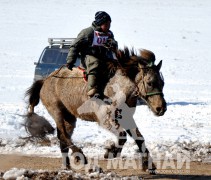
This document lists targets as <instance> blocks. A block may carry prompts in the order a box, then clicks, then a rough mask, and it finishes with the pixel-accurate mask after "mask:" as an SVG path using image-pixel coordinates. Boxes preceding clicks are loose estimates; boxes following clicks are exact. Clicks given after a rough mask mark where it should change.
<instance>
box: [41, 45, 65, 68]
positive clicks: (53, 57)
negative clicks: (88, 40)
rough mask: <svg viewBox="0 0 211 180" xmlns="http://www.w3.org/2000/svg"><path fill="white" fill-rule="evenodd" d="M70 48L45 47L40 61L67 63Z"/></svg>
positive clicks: (45, 62)
mask: <svg viewBox="0 0 211 180" xmlns="http://www.w3.org/2000/svg"><path fill="white" fill-rule="evenodd" d="M67 54H68V50H62V49H45V51H44V52H43V54H42V56H41V60H40V63H44V64H59V65H62V64H65V63H66V58H67Z"/></svg>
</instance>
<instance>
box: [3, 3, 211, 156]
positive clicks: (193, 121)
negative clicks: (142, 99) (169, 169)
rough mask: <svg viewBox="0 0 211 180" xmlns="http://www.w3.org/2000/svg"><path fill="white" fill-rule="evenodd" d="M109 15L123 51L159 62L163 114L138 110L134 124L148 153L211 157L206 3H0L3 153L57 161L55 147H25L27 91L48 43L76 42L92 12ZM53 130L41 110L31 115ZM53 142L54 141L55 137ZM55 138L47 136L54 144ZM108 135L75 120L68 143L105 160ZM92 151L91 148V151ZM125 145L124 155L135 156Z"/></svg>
mask: <svg viewBox="0 0 211 180" xmlns="http://www.w3.org/2000/svg"><path fill="white" fill-rule="evenodd" d="M99 10H105V11H106V12H108V13H109V14H110V15H111V17H112V27H111V30H112V31H113V32H114V34H115V38H116V40H118V42H119V46H120V48H122V47H124V46H125V45H126V46H129V48H132V47H134V48H135V49H139V48H146V49H149V50H152V51H153V52H154V53H155V55H156V58H157V61H156V62H157V63H158V62H159V61H158V60H160V59H163V66H162V69H161V70H162V73H163V75H164V78H165V88H164V94H165V98H166V101H167V103H168V110H167V112H166V113H165V115H164V116H163V117H155V116H154V115H153V114H152V112H150V110H149V109H148V108H147V107H146V106H139V107H138V108H137V110H136V113H135V116H134V118H135V121H136V123H137V125H138V127H139V129H140V130H141V132H142V134H143V135H144V137H145V139H146V144H147V146H148V147H149V150H150V151H151V152H153V153H157V152H164V153H166V152H167V153H177V152H179V151H180V150H181V149H183V150H184V149H186V150H187V149H189V150H190V151H191V152H194V153H195V154H194V157H196V158H197V157H198V156H200V155H203V156H204V157H206V158H208V156H209V155H208V152H209V151H211V76H210V72H211V18H210V17H211V1H210V0H203V1H201V0H192V1H189V0H177V1H171V0H165V1H163V0H151V1H148V0H142V1H140V0H133V1H122V0H116V1H112V0H108V1H97V0H96V1H95V0H93V1H85V0H79V1H73V0H63V1H59V0H54V1H50V0H48V1H42V0H36V1H35V0H34V1H28V0H16V1H9V0H1V1H0V26H1V27H0V62H1V65H0V153H3V154H7V153H23V154H36V155H42V156H60V152H59V147H58V145H57V143H56V144H52V146H51V147H48V146H46V147H45V146H40V145H38V144H36V143H34V144H33V143H27V145H24V142H23V140H20V139H19V137H20V136H21V137H24V136H26V133H25V131H24V128H23V127H22V126H21V123H22V122H23V118H22V117H21V116H19V115H22V114H25V113H26V103H25V101H24V93H25V91H26V89H27V88H28V87H29V86H30V85H31V83H32V81H33V75H34V64H33V63H34V62H35V61H37V60H38V58H39V56H40V53H41V51H42V50H43V48H44V47H45V46H46V45H47V38H48V37H76V36H77V34H78V32H79V31H80V30H81V29H82V28H85V27H88V26H89V25H90V24H91V22H92V21H93V19H94V14H95V12H96V11H99ZM35 111H36V112H37V113H38V114H39V115H43V116H45V117H46V118H47V119H49V120H50V122H51V123H52V124H53V126H55V123H54V121H53V120H52V118H51V117H50V116H49V115H48V113H47V112H46V110H45V109H44V107H43V106H42V105H39V106H38V107H36V110H35ZM54 137H55V136H54ZM54 137H50V138H51V139H52V142H53V139H54ZM112 138H113V136H112V135H111V134H109V133H108V132H107V131H105V130H103V129H101V128H99V127H98V126H97V125H96V124H95V123H90V122H85V121H81V120H78V123H77V128H76V130H75V132H74V134H73V140H74V142H75V143H77V144H78V145H79V146H81V147H84V148H83V150H84V153H85V154H87V155H89V156H94V155H96V154H97V153H98V154H99V155H102V154H103V145H104V143H105V141H106V140H109V139H112ZM90 147H91V148H90ZM136 148H137V147H136V146H135V144H134V142H133V141H132V139H129V141H128V142H127V144H126V145H125V148H124V150H123V154H124V155H127V156H134V155H135V154H136Z"/></svg>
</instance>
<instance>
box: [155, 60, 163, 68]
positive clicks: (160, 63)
mask: <svg viewBox="0 0 211 180" xmlns="http://www.w3.org/2000/svg"><path fill="white" fill-rule="evenodd" d="M162 62H163V61H162V60H161V61H160V62H159V63H158V65H157V66H156V67H157V70H158V71H160V68H161V66H162Z"/></svg>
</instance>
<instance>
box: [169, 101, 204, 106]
mask: <svg viewBox="0 0 211 180" xmlns="http://www.w3.org/2000/svg"><path fill="white" fill-rule="evenodd" d="M205 104H206V103H204V102H183V101H178V102H170V103H167V105H168V106H172V105H180V106H188V105H205Z"/></svg>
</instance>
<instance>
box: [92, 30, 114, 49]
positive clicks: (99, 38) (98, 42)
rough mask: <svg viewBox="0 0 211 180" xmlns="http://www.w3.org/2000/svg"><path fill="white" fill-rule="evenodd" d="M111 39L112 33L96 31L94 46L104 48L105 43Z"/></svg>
mask: <svg viewBox="0 0 211 180" xmlns="http://www.w3.org/2000/svg"><path fill="white" fill-rule="evenodd" d="M109 37H111V33H110V32H108V33H107V34H105V33H103V32H99V31H94V38H93V42H92V46H102V45H103V44H104V43H106V42H107V39H108V38H109Z"/></svg>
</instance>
